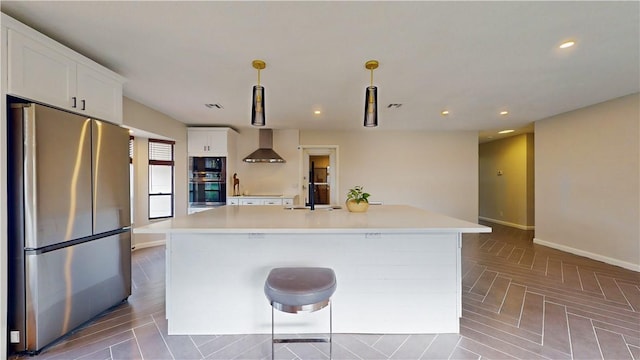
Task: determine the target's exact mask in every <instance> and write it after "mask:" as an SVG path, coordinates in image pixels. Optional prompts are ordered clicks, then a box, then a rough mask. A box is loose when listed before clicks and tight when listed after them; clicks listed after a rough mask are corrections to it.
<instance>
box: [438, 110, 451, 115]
mask: <svg viewBox="0 0 640 360" xmlns="http://www.w3.org/2000/svg"><path fill="white" fill-rule="evenodd" d="M440 114H441V115H442V116H447V115H449V110H442V111H441V112H440Z"/></svg>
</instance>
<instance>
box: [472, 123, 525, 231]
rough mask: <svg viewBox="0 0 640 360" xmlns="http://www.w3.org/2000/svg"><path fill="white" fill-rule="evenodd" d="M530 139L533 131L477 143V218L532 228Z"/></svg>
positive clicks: (521, 227)
mask: <svg viewBox="0 0 640 360" xmlns="http://www.w3.org/2000/svg"><path fill="white" fill-rule="evenodd" d="M533 143H534V140H533V134H521V135H516V136H512V137H508V138H505V139H501V140H495V141H491V142H487V143H482V144H480V146H479V156H480V160H479V173H478V175H479V186H480V188H479V194H480V197H479V213H480V218H481V219H484V220H489V221H493V222H496V223H499V224H503V225H508V226H513V227H517V228H519V229H525V230H526V229H533V227H534V225H535V224H534V206H533V202H534V198H533V194H534V166H533V161H534V154H533V149H534V146H533ZM499 172H500V173H501V175H499Z"/></svg>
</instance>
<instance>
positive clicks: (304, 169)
mask: <svg viewBox="0 0 640 360" xmlns="http://www.w3.org/2000/svg"><path fill="white" fill-rule="evenodd" d="M299 149H300V156H301V160H300V176H299V178H300V186H299V189H300V192H299V198H300V202H301V203H302V204H303V205H306V204H308V203H309V199H310V196H313V199H314V203H315V204H316V205H335V204H338V194H339V192H338V191H339V189H338V146H337V145H328V146H327V145H322V146H319V145H300V146H299ZM312 170H313V171H312ZM311 174H313V188H311V178H310V175H311ZM310 189H312V190H313V191H310Z"/></svg>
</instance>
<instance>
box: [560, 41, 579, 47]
mask: <svg viewBox="0 0 640 360" xmlns="http://www.w3.org/2000/svg"><path fill="white" fill-rule="evenodd" d="M575 44H576V42H575V41H573V40H569V41H565V42H563V43H562V44H560V46H559V48H560V49H566V48H570V47H572V46H573V45H575Z"/></svg>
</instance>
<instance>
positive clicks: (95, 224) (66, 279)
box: [7, 100, 131, 353]
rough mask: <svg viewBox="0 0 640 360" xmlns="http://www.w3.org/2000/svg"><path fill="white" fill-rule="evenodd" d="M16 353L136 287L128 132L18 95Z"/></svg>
mask: <svg viewBox="0 0 640 360" xmlns="http://www.w3.org/2000/svg"><path fill="white" fill-rule="evenodd" d="M8 126H9V129H8V130H9V131H8V141H7V146H8V149H7V150H8V151H7V153H8V186H9V188H8V195H9V196H8V198H9V203H8V204H7V206H8V214H9V224H8V225H9V226H8V230H9V238H8V240H9V244H8V250H9V289H8V290H9V299H8V300H9V301H8V327H9V328H8V329H7V330H8V331H7V333H8V335H9V339H8V340H9V344H10V352H28V353H38V352H39V351H40V350H42V348H43V347H45V346H47V345H48V344H50V343H51V342H53V341H54V340H56V339H58V338H60V337H61V336H63V335H65V334H67V333H68V332H70V331H71V330H73V329H74V328H77V327H78V326H79V325H82V324H83V323H85V322H87V321H88V320H90V319H91V318H93V317H95V316H96V315H98V314H100V313H101V312H103V311H105V310H107V309H108V308H110V307H112V306H114V305H116V304H119V303H120V302H122V301H123V300H126V299H127V297H128V296H129V295H130V294H131V235H130V225H131V220H130V203H129V133H128V131H127V130H126V129H123V128H121V127H119V126H116V125H113V124H109V123H107V122H104V121H99V120H94V119H90V118H87V117H83V116H79V115H75V114H71V113H68V112H64V111H61V110H57V109H54V108H51V107H47V106H44V105H39V104H34V103H18V102H17V100H15V101H12V104H10V110H9V125H8Z"/></svg>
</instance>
